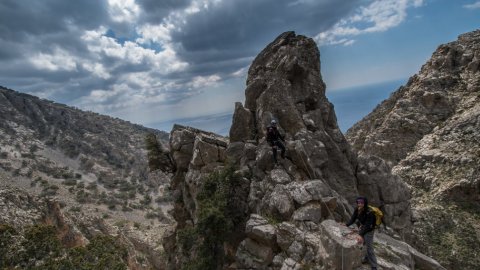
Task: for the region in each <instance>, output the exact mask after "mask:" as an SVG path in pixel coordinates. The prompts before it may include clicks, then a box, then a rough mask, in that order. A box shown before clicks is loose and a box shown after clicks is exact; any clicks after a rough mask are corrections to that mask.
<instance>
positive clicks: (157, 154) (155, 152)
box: [145, 133, 163, 171]
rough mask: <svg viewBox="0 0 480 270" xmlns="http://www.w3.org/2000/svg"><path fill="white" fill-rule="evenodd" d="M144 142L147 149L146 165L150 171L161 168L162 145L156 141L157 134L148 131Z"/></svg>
mask: <svg viewBox="0 0 480 270" xmlns="http://www.w3.org/2000/svg"><path fill="white" fill-rule="evenodd" d="M145 144H146V148H147V151H148V154H147V157H148V167H149V168H150V171H155V170H159V169H160V168H162V161H161V159H162V155H163V151H162V147H161V145H160V143H158V140H157V136H155V134H153V133H148V134H147V135H146V137H145Z"/></svg>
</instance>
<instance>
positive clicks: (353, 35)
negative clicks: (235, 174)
mask: <svg viewBox="0 0 480 270" xmlns="http://www.w3.org/2000/svg"><path fill="white" fill-rule="evenodd" d="M478 28H480V1H479V0H455V1H452V0H342V1H339V0H291V1H286V0H82V1H65V0H42V1H38V0H1V1H0V85H2V86H5V87H8V88H11V89H14V90H17V91H20V92H25V93H29V94H32V95H35V96H39V97H41V98H45V99H49V100H53V101H56V102H60V103H64V104H67V105H70V106H75V107H77V108H80V109H82V110H89V111H94V112H98V113H101V114H107V115H111V116H114V117H118V118H121V119H124V120H128V121H130V122H133V123H138V124H141V125H144V126H148V127H153V128H158V129H162V130H166V131H169V129H170V128H171V125H172V123H175V122H178V123H182V124H185V123H187V124H188V123H196V124H195V125H197V127H199V128H204V129H206V130H211V131H216V132H220V130H222V131H221V133H225V132H226V130H228V121H229V118H230V116H231V114H232V112H233V109H234V102H235V101H242V102H243V101H244V90H245V81H246V73H247V71H248V67H249V65H250V64H251V62H252V61H253V59H254V58H255V56H256V55H257V54H258V53H259V52H260V51H261V50H262V49H263V48H264V47H265V46H266V45H267V44H268V43H270V42H271V41H273V40H274V39H275V38H276V37H277V36H278V35H280V34H281V33H283V32H285V31H295V32H296V33H297V34H302V35H306V36H309V37H312V38H313V39H314V40H315V41H316V42H317V45H318V46H319V49H320V54H321V73H322V76H323V79H324V81H325V82H326V85H327V94H328V93H329V92H330V93H335V91H342V89H353V88H355V89H358V90H356V91H357V92H356V95H355V96H356V98H358V97H361V96H362V94H361V92H359V91H362V90H361V89H365V87H359V86H368V85H377V86H378V85H382V83H386V82H392V81H395V82H398V81H402V80H403V81H405V80H406V79H407V78H408V77H410V76H412V75H414V74H415V73H417V72H418V71H419V70H420V67H421V66H422V64H424V63H425V62H426V61H427V60H428V59H429V58H430V56H431V54H432V53H433V52H434V50H435V49H436V48H437V47H438V45H440V44H442V43H446V42H450V41H454V40H455V39H456V38H457V36H458V35H460V34H462V33H465V32H469V31H473V30H475V29H478ZM394 90H396V89H389V90H388V91H394ZM368 96H369V95H366V97H365V98H368ZM334 105H335V104H334ZM372 109H373V108H372ZM367 113H368V112H367ZM215 119H222V121H223V122H225V123H226V124H222V125H223V126H221V127H218V126H216V127H214V126H212V125H211V123H212V121H213V122H215V121H216V120H215ZM219 121H220V120H219ZM223 122H222V123H223ZM225 125H227V126H225Z"/></svg>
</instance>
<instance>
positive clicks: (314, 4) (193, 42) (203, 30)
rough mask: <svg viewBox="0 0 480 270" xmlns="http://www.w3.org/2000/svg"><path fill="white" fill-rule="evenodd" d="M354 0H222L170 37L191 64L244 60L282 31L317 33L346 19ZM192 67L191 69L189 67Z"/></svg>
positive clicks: (190, 19) (199, 13)
mask: <svg viewBox="0 0 480 270" xmlns="http://www.w3.org/2000/svg"><path fill="white" fill-rule="evenodd" d="M358 2H359V1H357V0H351V1H337V0H323V1H314V0H310V1H308V0H306V1H296V2H295V1H289V0H266V1H258V0H243V1H223V2H221V3H219V4H216V5H211V7H210V8H208V9H206V10H201V11H200V12H198V13H195V14H193V15H190V16H188V17H186V18H185V20H186V24H185V25H183V26H182V27H179V28H178V31H174V32H173V33H172V38H173V40H174V41H175V42H178V43H180V44H181V45H182V48H183V50H180V51H179V55H180V57H181V58H182V59H184V60H186V61H187V62H190V63H195V64H198V63H204V62H211V61H212V59H218V60H222V61H224V60H226V59H236V58H244V57H248V56H253V55H254V54H256V53H258V52H259V50H260V49H261V48H263V47H264V46H265V45H266V44H268V42H270V41H272V40H273V39H274V38H275V37H276V36H278V35H279V34H281V33H282V32H285V31H290V30H294V31H296V32H297V33H298V34H306V35H310V36H313V35H316V34H318V33H320V32H322V31H324V30H326V29H328V28H329V27H331V26H332V25H333V24H335V23H336V22H338V20H340V19H341V18H342V17H345V16H346V15H348V14H349V13H350V12H351V11H352V10H353V8H354V7H355V6H356V5H357V4H358ZM194 66H195V65H194Z"/></svg>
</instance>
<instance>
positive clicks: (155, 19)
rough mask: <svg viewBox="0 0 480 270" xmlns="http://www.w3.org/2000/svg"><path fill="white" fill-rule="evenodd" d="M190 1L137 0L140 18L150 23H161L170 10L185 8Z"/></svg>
mask: <svg viewBox="0 0 480 270" xmlns="http://www.w3.org/2000/svg"><path fill="white" fill-rule="evenodd" d="M191 2H192V0H162V1H158V0H137V3H138V5H139V6H140V7H141V8H142V11H143V14H142V15H143V16H141V20H142V21H143V22H147V23H152V24H158V23H161V22H162V20H163V19H164V18H165V17H167V16H168V15H169V14H170V12H171V11H174V10H181V9H183V8H186V7H188V6H189V5H190V3H191Z"/></svg>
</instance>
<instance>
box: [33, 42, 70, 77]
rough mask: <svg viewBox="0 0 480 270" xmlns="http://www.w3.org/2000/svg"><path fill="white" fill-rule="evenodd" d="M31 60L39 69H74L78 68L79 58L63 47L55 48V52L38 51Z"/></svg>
mask: <svg viewBox="0 0 480 270" xmlns="http://www.w3.org/2000/svg"><path fill="white" fill-rule="evenodd" d="M30 62H31V63H32V64H33V65H34V66H35V67H36V68H37V69H46V70H49V71H74V70H76V69H77V63H76V62H77V60H76V59H75V57H74V56H73V55H70V54H69V53H68V52H67V51H65V50H63V49H61V48H58V47H57V48H55V49H54V51H53V54H46V53H37V54H36V55H34V56H32V57H31V59H30Z"/></svg>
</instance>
